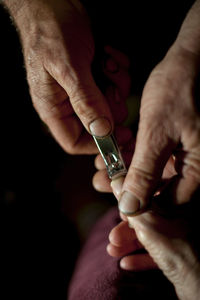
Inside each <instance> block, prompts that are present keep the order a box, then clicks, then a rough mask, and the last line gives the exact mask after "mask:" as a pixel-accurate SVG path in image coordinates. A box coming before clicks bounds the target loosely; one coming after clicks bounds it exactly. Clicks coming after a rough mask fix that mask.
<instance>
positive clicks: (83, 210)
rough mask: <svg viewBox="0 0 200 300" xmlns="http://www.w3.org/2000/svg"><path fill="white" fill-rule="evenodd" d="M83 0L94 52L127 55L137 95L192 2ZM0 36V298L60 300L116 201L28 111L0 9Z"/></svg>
mask: <svg viewBox="0 0 200 300" xmlns="http://www.w3.org/2000/svg"><path fill="white" fill-rule="evenodd" d="M82 2H83V3H84V5H85V6H86V8H87V10H88V13H89V15H90V17H91V20H92V26H93V32H94V36H95V40H96V44H97V49H102V48H103V45H107V44H110V45H112V46H114V47H116V48H118V49H120V50H121V51H123V52H125V53H126V54H127V55H128V56H129V57H130V59H131V69H130V73H131V76H132V81H133V84H132V94H133V95H140V94H141V91H142V88H143V86H144V83H145V81H146V79H147V77H148V75H149V73H150V71H151V70H152V68H153V67H154V66H155V65H156V63H157V62H159V61H160V60H161V59H162V57H163V56H164V55H165V53H166V51H167V49H168V47H169V46H170V45H171V43H172V42H173V41H174V39H175V36H176V34H177V32H178V30H179V28H180V24H181V22H182V20H183V18H184V16H185V14H186V11H187V10H188V8H189V7H190V6H191V4H192V3H193V2H194V1H189V0H188V1H178V0H176V1H175V0H174V1H123V2H122V3H121V2H117V1H89V0H83V1H82ZM108 2H109V3H108ZM0 37H1V41H0V45H1V47H0V66H1V69H0V70H1V71H0V76H1V78H0V79H1V80H0V102H1V106H0V108H1V114H0V222H1V226H0V229H1V231H0V232H1V250H2V251H1V261H0V265H1V272H2V278H3V279H2V280H1V283H2V287H3V289H2V296H1V299H11V298H12V297H13V295H14V296H15V297H16V295H19V296H20V298H26V299H31V298H35V299H40V298H42V299H48V298H50V299H65V298H66V290H67V284H68V282H69V279H70V276H71V273H72V270H73V266H74V262H75V260H76V256H77V254H78V252H79V250H80V247H81V245H82V244H83V242H84V240H85V238H86V237H87V234H88V232H89V230H90V228H91V227H92V225H93V223H94V222H95V221H96V219H97V218H98V217H99V216H100V215H102V214H103V213H104V212H105V211H106V210H107V209H108V208H109V207H110V206H112V205H114V203H115V201H114V199H113V197H112V196H111V195H105V194H99V193H97V192H96V191H94V189H93V188H92V184H91V180H92V176H93V174H94V172H95V169H94V166H93V157H90V156H69V155H67V154H66V153H64V151H63V150H62V149H61V148H60V146H59V145H58V144H57V143H56V142H55V141H54V140H53V138H52V137H51V135H50V134H49V132H48V130H47V128H46V127H45V126H44V124H42V122H41V121H40V119H39V117H38V116H37V114H36V112H35V111H34V109H33V107H32V104H31V99H30V96H29V92H28V86H27V83H26V74H25V69H24V66H23V56H22V51H21V47H20V43H19V40H18V36H17V33H16V31H15V28H14V26H13V25H12V23H11V20H10V18H9V16H8V14H7V13H6V12H5V10H4V9H3V8H2V7H0ZM97 54H98V51H97ZM97 56H98V55H97ZM97 63H98V62H97ZM97 79H98V78H97Z"/></svg>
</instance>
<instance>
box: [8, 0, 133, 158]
mask: <svg viewBox="0 0 200 300" xmlns="http://www.w3.org/2000/svg"><path fill="white" fill-rule="evenodd" d="M4 3H5V5H7V7H8V9H9V11H10V13H11V15H12V17H13V18H14V21H15V24H16V26H17V28H18V31H19V34H20V37H21V43H22V46H23V53H24V60H25V65H26V71H27V79H28V83H29V88H30V94H31V97H32V101H33V105H34V107H35V109H36V110H37V112H38V114H39V116H40V118H41V119H42V120H43V121H44V122H45V123H46V124H47V126H48V127H49V129H50V131H51V133H52V134H53V136H54V137H55V139H56V140H57V141H58V142H59V143H60V145H61V146H62V147H63V148H64V150H66V151H67V152H68V153H71V154H80V153H82V154H92V153H97V148H96V146H95V144H94V142H93V139H92V138H91V135H90V134H89V133H88V132H90V128H89V126H90V123H91V122H92V121H94V120H95V119H97V118H99V117H103V118H104V119H105V118H107V120H109V121H110V126H111V127H112V128H114V127H116V126H114V124H115V125H116V124H118V123H119V122H120V123H121V122H122V121H123V120H124V118H125V117H126V114H127V111H126V108H125V99H126V98H127V95H128V93H129V87H130V79H129V76H127V69H128V67H129V61H128V59H127V58H126V56H124V55H123V54H121V53H119V51H117V50H115V49H113V48H111V47H106V48H105V53H106V54H107V56H108V57H112V59H111V62H110V63H106V64H104V65H107V66H108V69H106V68H104V69H103V72H104V74H105V76H106V77H107V78H108V79H110V80H111V81H112V83H111V85H110V86H108V87H107V90H106V92H105V95H103V94H102V93H101V91H100V90H99V88H98V87H97V86H96V83H95V81H94V78H93V75H92V72H91V65H92V62H93V59H94V55H95V45H94V41H93V36H92V33H91V28H90V22H89V20H88V16H87V14H86V12H85V10H84V8H83V7H82V5H81V4H80V2H79V1H77V0H72V1H70V0H58V1H53V0H48V1H47V0H34V1H22V0H21V1H20V0H19V1H13V0H12V1H10V0H6V1H5V2H4ZM99 64H101V62H99ZM109 67H110V70H109ZM102 68H103V64H102ZM113 68H114V69H117V70H119V69H120V72H117V73H116V74H115V72H113V71H115V70H113ZM119 82H120V84H119ZM115 99H117V100H116V101H115ZM111 110H112V112H111ZM117 111H121V115H120V116H119V113H118V115H117V113H116V112H117ZM113 112H114V113H113ZM100 127H102V128H99V130H100V132H101V134H102V135H104V133H105V134H107V132H105V131H107V130H108V128H107V127H108V126H106V127H105V128H104V125H103V124H102V125H101V126H100ZM110 129H111V128H110ZM119 135H120V134H118V136H119ZM129 135H130V134H129Z"/></svg>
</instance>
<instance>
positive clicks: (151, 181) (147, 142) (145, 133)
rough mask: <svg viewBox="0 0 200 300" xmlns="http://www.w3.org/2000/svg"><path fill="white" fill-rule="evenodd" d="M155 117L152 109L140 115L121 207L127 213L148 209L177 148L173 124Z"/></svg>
mask: <svg viewBox="0 0 200 300" xmlns="http://www.w3.org/2000/svg"><path fill="white" fill-rule="evenodd" d="M152 110H153V108H152ZM156 117H157V116H156V115H154V113H150V112H149V111H148V113H147V115H146V114H145V115H144V114H141V119H140V123H139V130H138V134H137V140H136V147H135V152H134V155H133V160H132V162H131V165H130V167H129V170H128V174H127V176H126V179H125V181H124V185H123V190H122V194H121V198H120V202H119V209H120V211H121V212H122V213H124V214H125V215H134V214H136V213H141V212H142V211H143V210H145V209H146V208H147V206H148V205H149V203H150V198H151V197H152V196H153V194H154V193H155V191H156V189H157V187H158V184H159V181H160V178H161V176H162V172H163V169H164V167H165V165H166V163H167V161H168V159H169V157H170V155H171V153H172V151H173V149H174V148H175V142H174V141H173V134H171V132H172V130H170V129H171V128H172V126H173V124H170V122H169V123H168V120H165V121H166V122H164V121H161V120H160V119H159V117H157V118H156ZM170 136H171V137H170Z"/></svg>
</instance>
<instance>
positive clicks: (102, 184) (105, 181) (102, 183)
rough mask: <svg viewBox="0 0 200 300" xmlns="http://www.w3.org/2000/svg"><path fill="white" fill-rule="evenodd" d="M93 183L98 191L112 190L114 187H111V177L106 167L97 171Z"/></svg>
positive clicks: (109, 191)
mask: <svg viewBox="0 0 200 300" xmlns="http://www.w3.org/2000/svg"><path fill="white" fill-rule="evenodd" d="M92 184H93V187H94V188H95V190H97V191H98V192H105V193H111V192H112V189H111V187H110V179H109V178H108V174H107V171H106V169H104V170H101V171H98V172H97V173H95V175H94V176H93V179H92Z"/></svg>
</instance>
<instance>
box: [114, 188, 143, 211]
mask: <svg viewBox="0 0 200 300" xmlns="http://www.w3.org/2000/svg"><path fill="white" fill-rule="evenodd" d="M119 210H120V211H121V212H122V213H123V214H124V215H126V216H132V215H134V214H136V213H137V212H138V211H139V210H140V201H139V200H138V199H137V198H136V197H135V196H134V195H133V194H131V193H130V192H124V193H123V194H122V196H121V198H120V200H119Z"/></svg>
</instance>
